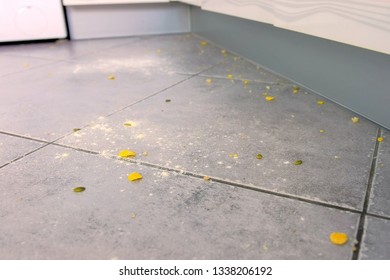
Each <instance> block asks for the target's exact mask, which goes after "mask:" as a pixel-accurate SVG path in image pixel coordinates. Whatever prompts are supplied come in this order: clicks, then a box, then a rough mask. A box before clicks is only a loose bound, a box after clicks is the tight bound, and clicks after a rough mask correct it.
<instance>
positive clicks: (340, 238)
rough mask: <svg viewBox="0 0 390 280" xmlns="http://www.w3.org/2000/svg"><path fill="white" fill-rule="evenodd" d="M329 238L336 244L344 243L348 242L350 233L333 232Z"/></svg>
mask: <svg viewBox="0 0 390 280" xmlns="http://www.w3.org/2000/svg"><path fill="white" fill-rule="evenodd" d="M329 239H330V241H331V242H332V243H333V244H335V245H344V244H345V243H347V242H348V235H347V234H346V233H343V232H332V233H331V234H330V235H329Z"/></svg>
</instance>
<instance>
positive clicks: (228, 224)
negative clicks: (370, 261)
mask: <svg viewBox="0 0 390 280" xmlns="http://www.w3.org/2000/svg"><path fill="white" fill-rule="evenodd" d="M133 171H137V172H139V173H141V174H142V175H143V179H141V180H140V181H135V182H130V181H128V180H127V174H129V173H131V172H133ZM47 173H50V174H51V176H50V178H46V176H47ZM5 174H8V176H5ZM29 174H34V175H33V176H29ZM44 178H46V179H44ZM0 180H1V181H2V182H4V183H5V185H6V186H7V187H4V184H2V186H1V187H0V191H1V194H2V195H6V196H7V197H9V199H8V200H7V202H6V204H5V207H6V209H8V210H9V211H8V212H6V213H5V214H4V212H3V213H2V218H1V219H2V227H1V229H0V244H1V246H0V248H1V249H0V259H24V258H26V259H68V258H70V259H111V258H119V259H225V258H228V259H279V258H286V259H313V258H314V259H317V258H319V259H334V258H336V259H348V258H350V257H351V254H352V245H350V244H349V245H348V246H344V247H337V246H334V245H332V244H331V243H330V242H329V241H328V234H329V231H331V230H333V229H336V228H337V229H338V230H343V231H346V232H348V233H349V234H350V235H354V233H355V231H356V224H357V219H358V215H357V214H354V213H347V212H344V211H339V210H335V209H327V208H325V207H322V206H315V205H310V204H306V203H303V202H299V201H294V200H287V199H283V198H280V197H275V196H271V195H267V194H261V193H252V192H251V191H248V190H243V189H240V188H235V187H231V186H227V185H222V184H219V183H214V182H212V181H205V180H203V179H202V178H193V177H189V176H185V175H181V174H179V173H173V172H168V171H164V170H156V169H154V168H150V167H145V166H139V165H136V164H130V163H127V162H125V161H119V160H113V159H107V158H104V157H101V156H96V155H91V154H86V153H83V152H77V151H74V150H70V149H64V148H60V147H50V148H45V149H42V150H41V151H38V152H36V153H34V154H33V155H30V156H28V157H26V158H25V159H24V160H21V161H19V162H17V163H15V164H14V165H13V166H12V167H11V166H8V167H4V170H3V172H2V173H0ZM76 186H84V187H85V188H86V190H85V191H84V192H82V193H74V192H73V191H72V188H73V187H76ZM3 207H4V205H3ZM11 210H12V211H11ZM329 224H332V226H331V227H329ZM15 232H17V233H18V234H14V233H15ZM286 232H289V234H288V235H286ZM59 241H60V242H59Z"/></svg>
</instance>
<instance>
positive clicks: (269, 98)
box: [265, 95, 275, 101]
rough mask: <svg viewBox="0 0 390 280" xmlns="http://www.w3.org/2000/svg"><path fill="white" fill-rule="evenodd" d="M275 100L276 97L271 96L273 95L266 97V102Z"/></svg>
mask: <svg viewBox="0 0 390 280" xmlns="http://www.w3.org/2000/svg"><path fill="white" fill-rule="evenodd" d="M274 99H275V96H271V95H267V96H266V97H265V100H266V101H272V100H274Z"/></svg>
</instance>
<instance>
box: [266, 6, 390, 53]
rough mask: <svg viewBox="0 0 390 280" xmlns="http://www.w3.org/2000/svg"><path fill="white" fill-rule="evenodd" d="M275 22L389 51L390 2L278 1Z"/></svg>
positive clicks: (311, 33) (312, 33)
mask: <svg viewBox="0 0 390 280" xmlns="http://www.w3.org/2000/svg"><path fill="white" fill-rule="evenodd" d="M274 15H275V16H274V22H273V23H274V25H275V26H278V27H282V28H285V29H290V30H294V31H298V32H302V33H306V34H310V35H314V36H318V37H322V38H326V39H330V40H335V41H339V42H342V43H347V44H351V45H355V46H359V47H363V48H367V49H371V50H375V51H379V52H384V53H388V54H390V1H386V0H349V1H339V0H326V1H325V0H276V1H274Z"/></svg>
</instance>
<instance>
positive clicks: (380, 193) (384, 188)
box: [368, 130, 390, 218]
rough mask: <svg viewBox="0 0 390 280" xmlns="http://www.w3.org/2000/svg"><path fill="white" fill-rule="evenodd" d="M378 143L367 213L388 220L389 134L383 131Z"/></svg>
mask: <svg viewBox="0 0 390 280" xmlns="http://www.w3.org/2000/svg"><path fill="white" fill-rule="evenodd" d="M381 137H382V138H383V142H380V143H379V151H378V158H377V167H376V174H375V177H374V185H373V189H372V192H371V197H370V204H369V208H368V210H369V212H370V213H373V214H379V215H384V216H386V217H389V218H390V203H389V201H390V132H389V131H388V130H384V131H383V134H382V136H381Z"/></svg>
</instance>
